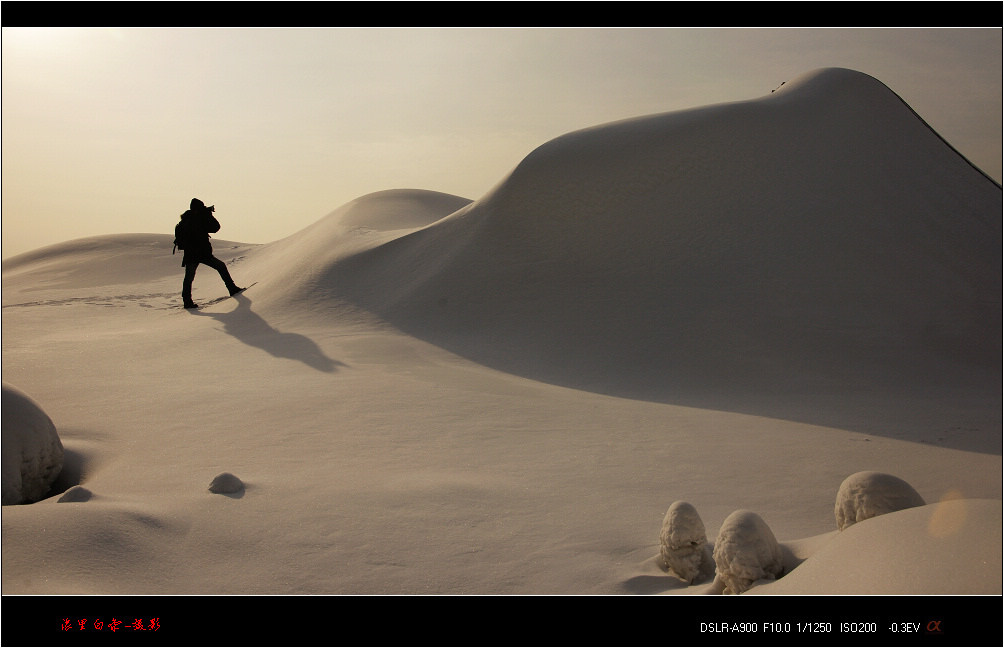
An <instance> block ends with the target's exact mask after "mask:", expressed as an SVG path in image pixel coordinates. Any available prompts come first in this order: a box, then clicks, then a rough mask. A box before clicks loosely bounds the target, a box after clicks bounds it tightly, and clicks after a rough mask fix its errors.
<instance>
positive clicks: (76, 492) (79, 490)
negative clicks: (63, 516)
mask: <svg viewBox="0 0 1004 648" xmlns="http://www.w3.org/2000/svg"><path fill="white" fill-rule="evenodd" d="M92 494H93V493H91V491H90V490H88V489H86V488H84V487H83V486H74V487H73V488H70V489H68V490H67V491H66V492H65V493H63V494H62V495H61V496H60V498H59V499H58V500H56V503H57V504H62V503H64V502H86V501H87V500H89V499H91V495H92Z"/></svg>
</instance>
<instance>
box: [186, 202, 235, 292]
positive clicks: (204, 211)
mask: <svg viewBox="0 0 1004 648" xmlns="http://www.w3.org/2000/svg"><path fill="white" fill-rule="evenodd" d="M215 211H216V206H215V205H210V206H209V207H206V205H205V203H203V202H202V201H201V200H199V199H198V198H192V202H191V205H190V206H189V208H188V211H186V212H185V213H184V214H182V215H181V221H180V222H179V223H178V224H177V225H176V226H175V228H174V244H175V246H177V247H178V249H179V250H183V251H184V252H185V256H184V257H183V258H182V260H181V265H182V267H184V268H185V282H184V283H183V284H182V287H181V298H182V299H183V300H184V302H185V308H198V307H199V305H198V304H196V303H195V302H194V301H192V281H193V280H194V279H195V271H196V270H197V269H198V267H199V264H200V263H204V264H206V265H207V266H209V267H210V268H213V269H214V270H216V271H217V272H219V273H220V277H221V278H222V279H223V283H224V284H226V286H227V290H229V291H230V294H231V296H232V295H236V294H237V293H239V292H240V291H242V290H244V289H243V288H239V287H238V286H237V284H235V283H234V280H233V279H232V278H231V277H230V271H229V270H227V264H226V263H224V262H223V261H220V260H219V259H217V258H216V257H215V256H213V245H212V244H211V243H210V242H209V235H210V234H214V233H216V232H218V231H220V222H219V221H218V220H216V216H214V215H213V212H215ZM172 254H173V252H172Z"/></svg>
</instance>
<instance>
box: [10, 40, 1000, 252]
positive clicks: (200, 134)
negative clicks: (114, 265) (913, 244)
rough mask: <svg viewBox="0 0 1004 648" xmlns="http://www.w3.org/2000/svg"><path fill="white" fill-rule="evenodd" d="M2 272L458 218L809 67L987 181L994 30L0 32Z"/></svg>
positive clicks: (995, 119) (996, 44) (994, 171)
mask: <svg viewBox="0 0 1004 648" xmlns="http://www.w3.org/2000/svg"><path fill="white" fill-rule="evenodd" d="M2 47H3V51H2V55H3V58H2V64H3V97H2V99H3V124H2V125H3V133H2V136H3V139H2V145H3V184H2V208H3V212H2V226H3V231H2V233H3V237H2V245H3V258H8V257H10V256H12V255H14V254H18V253H21V252H25V251H28V250H31V249H34V248H37V247H41V246H43V245H49V244H52V243H58V242H62V241H65V240H69V239H73V238H78V237H83V236H93V235H101V234H110V233H112V234H113V233H131V232H159V233H164V234H167V233H170V232H171V231H172V230H173V227H174V223H175V222H176V220H177V217H178V215H179V214H180V213H181V212H182V211H184V210H185V209H186V208H187V206H188V202H189V200H190V199H191V198H192V197H195V196H197V197H200V198H202V199H203V200H205V201H206V202H207V204H210V203H215V204H216V206H217V214H218V216H219V218H220V221H221V222H222V224H223V229H222V230H221V232H220V234H219V237H220V238H224V239H228V240H235V241H242V242H248V243H268V242H270V241H274V240H278V239H280V238H283V237H285V236H288V235H290V234H293V233H295V232H297V231H299V230H300V229H302V228H304V227H306V226H307V225H310V224H311V223H313V222H315V221H317V220H319V219H320V218H322V217H323V216H325V215H326V214H327V213H329V212H331V211H332V210H334V209H335V208H337V207H339V206H341V205H343V204H345V203H347V202H349V201H351V200H353V199H355V198H358V197H360V196H362V195H365V194H367V193H370V192H373V191H380V190H383V189H397V188H416V189H430V190H435V191H442V192H446V193H451V194H456V195H459V196H464V197H466V198H471V199H477V198H479V197H481V196H482V195H483V194H485V193H486V192H487V191H488V190H490V189H491V188H492V187H493V186H494V185H495V184H496V183H498V182H499V181H500V180H502V179H503V178H504V177H505V175H506V174H507V173H508V172H509V171H510V170H511V169H512V168H513V167H514V166H516V164H518V163H519V161H520V160H521V159H522V158H523V157H525V156H526V155H527V154H528V153H530V151H532V150H533V149H534V148H536V147H537V146H539V145H541V144H543V143H545V142H546V141H548V140H550V139H552V138H554V137H557V136H559V135H562V134H564V133H567V132H570V131H573V130H577V129H579V128H584V127H588V126H595V125H598V124H602V123H605V122H609V121H615V120H619V119H624V118H629V117H635V116H638V115H645V114H652V113H659V112H665V111H671V110H679V109H684V108H693V107H698V106H703V105H709V104H714V103H720V102H727V101H740V100H745V99H753V98H756V97H760V96H764V95H766V94H769V93H770V91H771V90H772V89H774V88H776V87H777V86H779V85H780V84H781V82H783V81H786V80H789V79H792V78H794V77H796V76H799V75H801V74H803V73H805V72H808V71H810V70H813V69H815V68H819V67H849V68H853V69H856V70H860V71H861V72H865V73H867V74H870V75H872V76H874V77H876V78H878V79H879V80H880V81H882V82H883V83H885V84H886V85H888V86H889V87H890V88H892V89H893V90H894V91H895V92H897V93H898V94H899V95H900V96H901V97H903V98H904V99H905V100H906V101H907V102H908V103H909V104H910V105H911V106H913V108H914V109H915V110H916V111H917V112H918V113H919V114H920V115H921V116H922V117H924V119H926V120H927V121H928V123H929V124H930V125H931V126H932V127H933V128H934V129H935V130H937V131H938V132H939V133H940V134H941V135H942V136H944V137H945V138H946V139H947V140H948V141H949V142H950V143H951V144H952V145H953V146H955V147H956V148H957V149H958V150H959V151H960V152H961V153H962V154H963V155H965V156H967V157H968V158H969V159H970V160H971V161H972V162H973V163H975V164H976V165H977V166H979V167H980V168H981V169H983V170H984V171H986V172H987V173H988V174H989V175H990V176H991V177H993V178H994V179H995V180H996V181H998V182H1000V181H1001V179H1002V148H1001V140H1002V129H1001V126H1002V100H1001V99H1002V83H1001V79H1002V30H1001V29H996V28H975V29H965V28H935V29H886V28H880V29H861V28H851V29H763V28H749V29H747V28H737V29H719V28H715V29H689V28H688V29H677V28H669V29H634V28H623V29H621V28H616V29H608V28H602V29H597V28H588V29H579V28H568V29H559V28H540V29H529V28H514V29H509V28H505V29H503V28H446V29H440V28H435V29H433V28H348V29H343V28H320V29H304V28H55V29H34V28H7V27H5V28H3V32H2Z"/></svg>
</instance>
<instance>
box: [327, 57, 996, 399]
mask: <svg viewBox="0 0 1004 648" xmlns="http://www.w3.org/2000/svg"><path fill="white" fill-rule="evenodd" d="M1001 207H1002V202H1001V189H1000V187H999V186H997V185H996V184H995V183H993V182H992V181H990V180H989V179H988V178H987V177H986V176H985V175H983V174H982V173H981V172H980V171H979V170H978V169H975V168H974V167H973V166H972V165H971V164H969V163H968V161H966V160H965V159H964V158H962V157H961V156H960V155H959V154H958V153H956V152H955V151H954V150H953V149H952V148H951V147H950V146H948V145H947V144H946V143H945V142H944V141H943V140H942V139H941V138H940V137H939V136H938V135H937V134H935V133H934V132H933V131H932V130H931V129H930V128H929V127H928V126H927V125H926V124H925V123H924V122H923V121H922V120H921V119H920V118H918V117H917V115H916V114H914V112H913V111H912V110H911V109H910V108H909V106H907V105H906V104H905V103H904V102H903V101H902V100H901V99H900V98H899V97H898V96H897V95H896V94H895V93H893V92H892V91H890V90H889V89H888V88H887V87H886V86H884V85H883V84H882V83H880V82H879V81H877V80H875V79H874V78H872V77H870V76H867V75H865V74H862V73H859V72H854V71H851V70H844V69H826V70H821V71H818V72H815V73H812V74H809V75H806V76H805V77H803V78H801V79H798V80H795V81H792V82H789V83H787V84H785V86H784V87H783V88H782V89H780V90H779V91H777V92H775V93H773V94H770V95H768V96H766V97H763V98H760V99H755V100H751V101H746V102H739V103H732V104H724V105H716V106H709V107H704V108H698V109H694V110H688V111H682V112H674V113H668V114H663V115H654V116H649V117H642V118H638V119H632V120H627V121H623V122H617V123H612V124H607V125H603V126H598V127H596V128H591V129H587V130H583V131H578V132H574V133H570V134H568V135H565V136H563V137H559V138H557V139H555V140H552V141H550V142H548V143H546V144H544V145H543V146H541V147H540V148H538V149H537V150H535V151H533V152H532V153H531V154H530V155H528V156H527V157H526V158H525V159H524V160H523V161H522V162H521V163H520V164H519V165H518V166H517V167H516V168H515V169H514V170H513V172H512V173H511V174H510V175H509V177H507V178H506V179H505V180H504V181H503V182H502V183H500V184H499V185H498V186H497V187H496V188H495V189H494V190H493V191H492V192H490V193H489V194H488V195H487V196H485V197H484V198H483V199H481V200H479V201H477V202H475V203H473V204H471V205H470V206H468V207H465V208H463V209H460V210H458V211H456V212H455V213H453V214H451V215H450V216H449V217H446V218H443V219H442V220H439V221H437V222H435V223H433V224H431V225H429V226H427V227H424V228H421V229H418V230H417V231H414V232H411V233H408V234H407V235H404V236H399V237H397V238H393V239H391V240H388V241H387V242H386V243H383V244H380V245H376V246H374V247H371V248H369V249H366V250H363V251H361V252H360V253H358V254H353V255H347V256H345V257H343V258H341V259H339V260H338V261H337V262H335V263H332V264H331V265H330V266H329V267H327V269H322V270H321V272H320V275H319V277H318V285H320V286H323V287H324V288H326V289H327V290H330V291H331V292H333V293H334V294H337V295H338V296H339V297H341V298H343V299H346V300H348V301H351V302H353V303H355V304H357V305H359V306H362V307H363V308H366V309H368V310H370V311H372V312H375V313H377V314H379V315H380V316H382V317H384V318H386V319H387V320H389V321H390V322H391V323H392V324H394V325H395V326H398V327H399V328H401V329H403V330H405V331H407V332H409V333H412V334H415V335H418V336H421V337H424V338H426V339H428V340H430V341H433V342H435V343H437V344H440V345H442V346H444V347H446V348H448V349H450V350H452V351H454V352H457V353H459V354H461V355H466V356H468V357H471V358H473V359H476V360H478V361H480V362H483V363H486V364H489V365H492V366H496V367H498V368H501V369H504V370H507V371H511V372H515V373H519V374H522V375H527V376H530V377H534V378H537V379H542V380H547V381H552V382H557V383H560V384H567V385H570V386H574V387H579V388H586V389H595V390H601V391H606V392H610V393H616V394H619V395H627V396H635V397H654V398H672V399H682V398H683V397H684V395H686V394H710V393H716V394H720V393H724V391H728V389H729V388H733V389H732V391H743V392H749V393H753V392H759V393H761V394H763V393H764V392H771V393H785V394H791V395H794V397H795V398H797V397H798V394H802V393H807V392H816V391H819V390H826V389H828V388H829V387H831V386H832V385H835V384H842V385H854V388H855V389H867V388H869V387H874V386H877V385H881V386H883V387H884V388H886V389H889V388H890V386H893V385H895V386H903V389H909V387H908V386H906V385H908V383H910V381H912V380H914V379H915V378H917V377H918V376H919V375H920V374H922V373H925V372H927V373H928V374H930V373H931V372H932V371H933V372H936V375H938V376H941V377H942V378H943V380H944V381H945V382H946V383H952V384H955V385H958V384H963V383H964V384H972V385H986V384H990V385H991V387H990V388H991V390H992V389H993V387H992V386H993V384H998V382H999V381H998V378H999V376H997V374H999V371H997V369H998V368H999V358H1000V328H1001V313H1000V294H1001V273H1000V263H999V261H1000V245H1001V224H1000V213H1001ZM926 379H927V378H925V380H926ZM987 380H989V381H990V382H989V383H987V382H986V381H987ZM984 388H986V387H984Z"/></svg>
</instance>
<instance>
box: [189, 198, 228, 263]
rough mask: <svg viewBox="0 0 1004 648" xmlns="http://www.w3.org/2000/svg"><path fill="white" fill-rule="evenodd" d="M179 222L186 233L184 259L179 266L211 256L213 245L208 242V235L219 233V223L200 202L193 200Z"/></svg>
mask: <svg viewBox="0 0 1004 648" xmlns="http://www.w3.org/2000/svg"><path fill="white" fill-rule="evenodd" d="M181 220H182V222H183V223H184V224H185V232H186V235H185V257H184V259H182V261H181V265H183V266H184V265H187V264H188V262H189V261H196V262H197V261H198V260H199V259H203V258H207V257H209V256H212V254H213V245H212V244H211V243H210V242H209V235H210V234H215V233H216V232H219V231H220V222H219V221H218V220H216V216H214V215H213V212H211V211H209V208H208V207H206V206H205V205H204V204H203V203H202V201H201V200H198V199H194V200H192V205H191V208H190V209H189V210H188V211H186V212H185V213H184V214H182V215H181Z"/></svg>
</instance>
